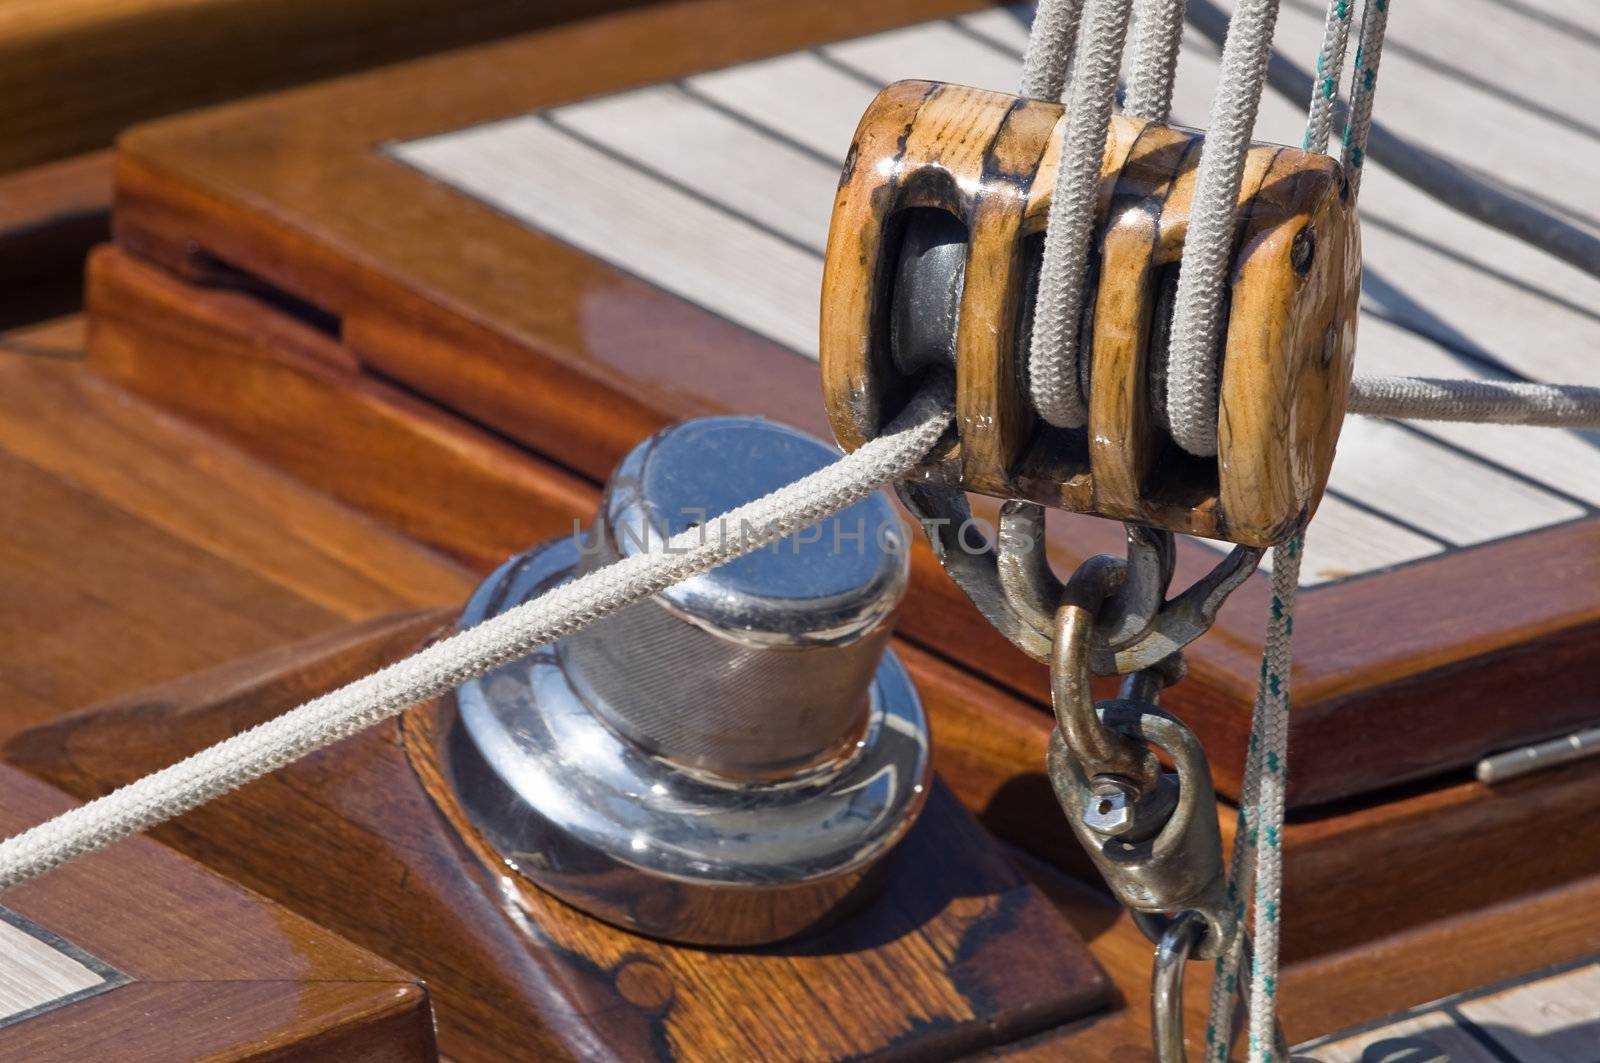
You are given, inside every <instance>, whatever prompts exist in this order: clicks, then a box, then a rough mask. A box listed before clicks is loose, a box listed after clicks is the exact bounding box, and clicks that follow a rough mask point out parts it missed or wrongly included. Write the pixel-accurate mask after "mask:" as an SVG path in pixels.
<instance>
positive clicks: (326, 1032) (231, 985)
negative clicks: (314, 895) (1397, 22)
mask: <svg viewBox="0 0 1600 1063" xmlns="http://www.w3.org/2000/svg"><path fill="white" fill-rule="evenodd" d="M70 807H72V802H70V801H69V800H67V799H66V797H64V796H63V795H62V794H60V793H59V792H57V791H55V790H52V789H51V788H50V787H48V786H45V785H44V784H43V783H40V782H36V781H35V780H33V779H29V778H28V777H27V776H25V775H23V774H22V773H20V772H18V771H16V770H15V769H13V768H6V767H0V834H4V835H6V836H9V835H11V834H14V833H16V832H17V831H18V830H20V829H22V828H24V827H28V826H32V825H33V824H34V823H36V822H39V821H40V820H43V819H45V818H46V817H49V816H53V815H56V814H58V813H60V812H63V811H65V810H67V809H68V808H70ZM0 943H3V944H4V947H5V951H6V955H5V957H4V959H3V960H0V981H4V982H5V987H4V988H5V993H3V994H0V997H5V998H9V999H11V1000H12V1001H13V1002H14V1006H13V1007H6V1006H4V1002H3V1001H0V1057H3V1058H5V1059H8V1060H27V1061H28V1063H67V1061H70V1060H86V1059H92V1060H100V1061H104V1063H122V1061H127V1063H136V1061H141V1060H152V1059H160V1060H163V1061H167V1063H189V1061H194V1063H200V1061H202V1060H222V1059H227V1060H237V1061H240V1063H244V1061H248V1060H261V1061H262V1063H266V1061H268V1060H274V1061H279V1060H281V1061H289V1060H319V1059H338V1060H348V1061H350V1063H430V1061H432V1060H435V1059H437V1049H436V1047H435V1045H434V1035H433V1016H432V1011H431V1009H430V1007H429V1000H428V994H427V992H426V991H425V990H424V988H423V987H422V985H420V984H419V983H418V981H417V980H416V979H415V978H413V977H412V976H410V975H408V974H406V973H405V972H403V971H401V970H400V969H398V968H396V967H394V966H392V965H390V964H389V963H387V962H385V961H383V960H380V959H378V958H377V957H375V956H372V955H370V954H369V953H366V952H364V951H362V950H361V949H358V948H356V947H355V946H354V945H350V944H348V943H347V942H345V941H343V940H342V939H340V938H337V937H335V936H334V935H332V934H331V933H329V932H328V931H326V930H323V929H321V928H320V927H318V926H316V925H314V924H313V923H310V922H308V921H307V920H305V919H301V918H300V917H298V916H295V915H293V914H291V913H290V912H287V911H285V910H284V909H282V908H280V907H278V906H277V905H276V904H274V903H272V902H271V901H268V900H266V899H265V898H263V897H261V896H258V895H257V894H254V893H251V892H250V891H249V890H247V889H245V888H244V887H242V886H239V885H236V884H234V883H232V882H229V881H227V880H226V879H224V878H221V877H220V876H218V875H217V874H215V873H214V872H212V871H208V870H206V869H205V868H203V867H200V866H199V865H197V864H195V863H194V862H193V861H191V860H189V859H188V858H186V857H183V856H180V855H178V854H177V853H174V852H171V851H169V850H166V849H164V848H162V847H161V846H160V845H157V844H156V843H155V842H152V841H149V840H147V839H143V838H140V839H135V840H132V841H128V842H126V843H124V844H122V845H119V846H117V847H116V849H114V850H112V851H110V852H106V853H100V854H96V855H94V856H89V857H86V858H84V859H82V860H80V861H78V862H77V863H74V864H73V865H72V866H71V867H67V868H62V869H60V870H58V871H56V872H55V873H53V874H52V875H50V876H49V877H48V878H47V879H43V880H39V881H35V882H32V883H28V884H26V885H23V886H19V887H17V888H16V889H12V890H8V891H7V892H6V896H5V905H4V907H3V908H0ZM40 947H43V948H44V951H43V952H40V951H39V949H40ZM46 970H48V972H49V973H48V974H46ZM30 977H32V978H46V977H48V978H52V979H54V980H55V983H56V985H57V986H58V987H59V989H60V990H61V991H60V992H51V991H49V990H42V989H41V990H40V991H38V992H35V993H33V994H32V995H31V996H30V994H29V993H28V983H29V979H30ZM29 1002H32V1003H33V1004H34V1006H33V1007H32V1008H24V1007H22V1005H25V1004H27V1003H29Z"/></svg>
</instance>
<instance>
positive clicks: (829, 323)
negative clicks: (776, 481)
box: [817, 81, 935, 450]
mask: <svg viewBox="0 0 1600 1063" xmlns="http://www.w3.org/2000/svg"><path fill="white" fill-rule="evenodd" d="M934 90H935V86H934V85H933V84H932V83H929V82H910V81H908V82H900V83H897V84H895V85H891V86H889V87H888V88H886V89H885V90H884V91H883V92H881V93H880V94H879V95H878V97H877V99H876V100H874V101H873V103H872V106H871V107H869V108H868V110H867V112H866V114H865V115H863V116H862V119H861V123H860V125H859V126H858V127H857V129H856V136H855V139H854V141H853V142H852V144H851V147H850V153H849V155H848V157H847V159H846V163H845V168H844V172H843V174H842V175H841V177H840V183H839V191H838V193H837V194H836V196H835V198H834V206H833V218H832V222H831V224H830V226H829V229H828V247H827V252H826V255H825V258H824V265H823V285H822V298H821V307H820V312H821V330H820V340H819V348H818V351H817V357H818V361H819V363H820V367H821V373H822V388H823V395H824V398H825V400H826V403H827V407H828V418H829V421H830V423H831V425H832V427H833V431H834V435H835V436H836V437H837V438H838V440H839V443H840V445H841V446H843V447H844V448H845V449H846V450H854V449H856V448H857V447H859V446H861V445H862V444H863V443H865V442H867V441H868V440H869V439H872V438H873V437H875V436H876V435H877V434H878V431H879V429H880V428H881V427H882V423H883V419H884V416H885V414H886V413H887V412H889V411H890V410H891V409H892V408H893V406H894V404H895V402H896V400H897V399H901V398H902V396H900V395H899V394H898V393H899V392H900V391H902V390H903V388H904V386H905V381H904V380H903V378H901V376H900V374H899V373H897V372H896V371H895V369H894V366H893V364H892V363H891V362H890V360H889V352H888V345H887V342H885V340H886V329H885V322H884V320H883V318H882V314H883V312H884V307H885V296H886V294H887V283H886V282H887V281H888V279H889V278H888V277H887V276H886V274H885V269H886V265H885V263H886V260H887V255H886V250H887V249H886V243H887V241H888V239H889V238H890V237H892V235H893V226H891V225H890V224H889V223H890V221H891V218H892V216H893V214H894V211H895V209H896V205H897V204H896V201H897V198H898V197H897V188H898V185H899V183H900V178H901V172H902V168H903V159H904V153H905V142H906V137H907V135H908V133H909V131H910V129H911V126H912V124H913V123H914V122H915V120H916V116H917V113H918V111H919V109H920V108H921V106H922V104H923V102H924V101H925V100H926V99H927V98H928V97H929V96H930V95H931V94H932V93H933V92H934ZM890 264H891V265H892V262H891V263H890Z"/></svg>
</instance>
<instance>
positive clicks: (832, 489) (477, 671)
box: [0, 381, 952, 890]
mask: <svg viewBox="0 0 1600 1063" xmlns="http://www.w3.org/2000/svg"><path fill="white" fill-rule="evenodd" d="M951 406H952V389H951V386H950V384H949V382H948V381H939V382H937V383H935V384H933V385H931V386H929V387H925V388H924V389H923V390H922V391H921V392H920V393H919V394H918V395H917V397H916V398H914V399H913V400H912V402H911V404H910V405H909V406H908V407H907V408H906V410H905V411H904V412H903V413H902V414H901V415H900V416H899V417H898V418H896V419H895V421H894V422H893V423H892V424H891V425H890V426H889V427H888V429H886V430H885V432H884V434H883V435H881V436H879V437H878V438H877V439H875V440H873V441H871V442H869V443H867V444H866V445H864V446H862V447H861V448H860V449H859V450H856V451H855V452H854V453H852V454H847V455H845V456H844V457H842V458H840V459H839V460H838V461H837V462H835V463H834V464H832V465H830V466H828V467H827V468H824V469H819V470H818V471H817V472H814V473H812V474H811V475H809V476H806V477H804V478H802V479H800V480H797V481H795V482H794V483H792V484H790V485H788V486H787V487H784V488H781V489H779V490H777V491H774V492H772V493H771V494H769V495H767V496H765V497H763V498H759V499H757V500H756V501H754V502H750V503H747V504H746V505H743V506H740V507H738V508H736V509H733V510H731V511H729V512H728V513H726V514H724V515H723V516H722V517H721V518H720V519H718V520H717V521H715V522H709V523H707V524H705V525H702V526H700V527H698V528H692V529H689V530H688V531H685V532H682V533H680V534H678V535H676V536H674V537H673V538H672V539H671V540H670V541H668V542H667V543H666V544H665V545H664V546H663V548H662V549H661V550H660V551H659V552H651V553H645V554H638V555H635V556H632V557H628V558H625V559H623V560H621V561H617V562H615V563H613V564H610V565H607V566H606V567H605V568H603V569H600V570H599V571H596V572H593V573H590V574H589V575H587V576H584V577H582V578H580V579H577V580H574V581H573V582H571V583H568V584H564V585H562V586H560V587H557V588H556V589H554V590H552V591H550V592H548V593H546V594H544V595H541V596H540V597H538V598H536V599H534V600H533V601H530V602H526V603H524V604H522V605H520V606H518V607H516V608H515V609H511V610H509V611H507V612H506V613H503V614H501V615H500V616H497V617H494V618H492V619H490V620H486V621H484V622H483V623H481V624H479V625H478V626H476V627H473V628H470V629H468V630H466V631H463V632H461V633H460V634H457V635H455V636H453V637H451V638H448V639H446V640H444V641H443V642H437V643H434V644H433V645H431V646H429V647H427V648H426V649H424V650H421V651H420V652H418V653H416V654H413V655H412V656H410V657H407V658H406V659H405V660H402V661H399V662H396V663H395V664H391V665H389V666H388V667H387V668H383V669H381V670H380V671H377V672H374V673H373V674H372V675H369V676H366V677H365V678H362V679H358V680H356V681H355V682H353V683H350V684H349V685H347V686H344V687H341V688H339V689H338V690H335V691H333V692H332V693H329V694H325V695H323V696H322V697H319V698H317V699H315V700H314V701H309V702H307V703H306V704H304V705H301V706H300V707H299V708H297V709H293V710H291V711H289V712H287V713H284V714H283V715H282V716H278V717H276V718H274V719H272V720H269V721H267V722H266V723H264V724H261V725H259V726H257V727H253V728H251V729H249V730H247V731H242V732H240V733H239V734H237V735H235V736H234V737H232V738H229V739H227V740H225V741H223V742H219V743H217V744H216V745H214V746H211V747H210V748H209V749H205V750H202V751H201V752H199V753H196V754H194V755H193V756H191V757H188V758H187V759H185V760H181V761H179V762H178V763H176V764H174V765H172V766H171V767H168V768H165V769H163V770H161V771H158V772H155V773H154V774H152V775H147V776H145V777H144V778H142V779H140V780H138V781H137V782H133V783H130V784H129V785H127V786H124V787H122V788H121V789H119V790H115V791H113V792H112V793H109V794H107V795H106V796H104V797H101V798H99V799H97V800H94V801H90V802H89V803H88V804H86V805H82V806H80V807H78V808H75V809H73V810H72V811H70V812H67V813H64V814H62V815H60V816H57V817H56V818H55V819H52V820H50V821H48V822H46V823H44V824H41V825H40V826H37V827H34V828H32V829H31V830H28V831H24V832H23V833H22V834H19V835H17V836H16V837H13V838H10V839H8V840H7V841H5V842H0V890H4V889H9V888H10V887H12V886H15V885H18V884H19V883H22V882H26V881H28V880H29V879H32V878H35V877H37V876H39V875H42V874H44V873H45V872H46V871H49V870H50V869H51V868H54V867H57V866H59V865H61V864H64V863H66V862H67V861H68V860H71V859H73V858H74V857H78V856H82V855H83V854H85V853H90V852H93V851H95V850H96V849H101V848H104V847H105V846H107V845H110V844H111V843H112V842H114V841H118V840H119V839H122V838H125V837H127V836H129V835H130V834H134V833H136V832H138V831H142V830H145V829H148V828H150V827H153V826H155V825H156V824H158V823H162V822H165V821H166V820H169V819H171V818H172V817H174V816H177V815H181V814H182V813H184V812H187V811H189V810H190V809H192V808H194V807H196V806H198V805H200V804H203V803H204V802H206V801H209V800H211V799H212V798H213V797H217V796H219V795H221V794H225V793H227V792H228V791H230V790H234V789H236V788H238V787H240V786H243V785H244V784H245V783H247V782H250V781H252V780H254V779H258V778H260V777H261V776H263V775H266V774H267V773H268V772H271V771H275V770H277V769H278V768H281V767H283V766H284V765H286V764H288V763H290V762H292V761H294V760H298V759H299V758H300V757H303V756H305V755H306V754H308V753H311V752H314V751H315V750H318V749H321V748H322V747H323V746H326V745H328V744H330V743H332V742H337V741H338V740H340V739H341V738H348V737H349V736H350V735H353V734H355V733H356V732H357V731H360V730H362V729H363V728H366V727H370V726H372V725H373V724H375V723H378V722H379V721H381V720H386V719H388V718H389V717H391V716H394V715H397V714H398V713H400V712H402V711H403V710H405V709H406V708H408V707H410V706H412V705H415V704H417V703H418V702H422V701H427V700H429V699H430V698H434V697H438V696H439V695H441V694H444V693H446V692H447V691H449V690H451V689H453V688H454V687H456V686H459V685H460V684H461V683H464V682H466V681H467V680H468V679H471V678H473V677H474V676H479V675H482V674H483V673H484V672H487V671H488V670H490V669H491V668H495V667H497V666H499V665H502V664H506V663H508V662H510V661H514V660H516V659H518V658H520V657H524V656H526V655H527V654H528V653H529V652H531V651H532V650H534V649H535V648H537V647H539V646H543V645H545V644H546V643H549V642H553V641H555V640H556V639H559V638H561V637H563V636H566V635H570V634H572V633H573V632H574V631H577V630H579V629H580V628H582V627H584V626H586V625H588V624H591V623H593V622H595V621H596V620H599V619H601V618H603V617H606V616H610V615H611V614H612V613H615V612H617V611H618V610H620V609H622V608H623V607H625V606H627V605H630V604H632V603H634V602H637V601H640V600H641V599H644V598H648V597H650V596H651V595H653V594H656V593H658V592H659V591H662V590H665V589H666V588H668V587H670V586H672V585H673V584H675V583H681V582H682V581H683V580H686V579H688V578H690V577H691V576H695V575H698V574H699V573H701V572H705V571H707V570H708V569H712V568H715V567H716V566H718V565H720V564H722V563H723V562H726V561H731V560H733V559H734V558H736V557H739V556H741V555H743V554H747V553H749V552H751V551H752V550H756V549H759V548H760V547H762V546H764V545H766V544H768V543H771V542H775V541H777V540H778V539H781V538H783V537H784V536H786V535H789V534H791V533H793V532H795V531H798V530H799V529H801V528H805V527H808V526H810V525H812V524H814V523H816V522H817V521H818V520H821V519H822V518H823V517H825V516H827V515H828V514H830V513H834V512H837V511H838V510H841V509H844V508H845V507H846V506H849V505H852V504H854V503H855V502H858V501H860V500H861V499H862V498H865V497H866V496H867V495H868V494H870V493H871V492H872V491H873V490H875V489H876V488H877V487H878V486H879V485H880V484H882V483H885V482H886V481H889V480H896V479H900V478H901V477H904V476H906V475H907V474H908V473H910V472H911V470H912V468H913V467H914V466H915V465H916V464H917V463H918V462H919V461H921V459H922V458H923V456H924V455H926V454H927V453H928V451H930V450H931V449H932V448H933V446H934V444H935V443H937V442H938V441H939V437H940V436H942V435H943V434H944V432H945V429H946V428H948V427H949V425H950V423H951ZM713 527H714V528H715V531H714V532H713V531H712V530H711V529H712V528H713Z"/></svg>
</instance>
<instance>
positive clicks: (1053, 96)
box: [1022, 0, 1083, 103]
mask: <svg viewBox="0 0 1600 1063" xmlns="http://www.w3.org/2000/svg"><path fill="white" fill-rule="evenodd" d="M1082 17H1083V0H1040V3H1039V7H1038V9H1037V10H1036V11H1035V12H1034V14H1033V29H1031V30H1030V31H1029V32H1028V50H1027V54H1025V55H1024V56H1023V57H1022V95H1024V96H1027V97H1029V98H1030V99H1035V100H1048V101H1049V102H1051V103H1058V102H1060V100H1061V98H1062V95H1061V94H1062V93H1063V92H1064V91H1066V87H1067V71H1068V69H1070V68H1071V66H1072V44H1073V41H1075V40H1077V38H1078V23H1079V21H1080V20H1081V19H1082Z"/></svg>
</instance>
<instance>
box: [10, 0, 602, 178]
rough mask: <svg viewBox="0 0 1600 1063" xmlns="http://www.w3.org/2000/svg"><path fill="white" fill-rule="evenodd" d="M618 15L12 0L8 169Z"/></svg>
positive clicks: (567, 4)
mask: <svg viewBox="0 0 1600 1063" xmlns="http://www.w3.org/2000/svg"><path fill="white" fill-rule="evenodd" d="M617 6H621V3H620V2H614V3H603V2H599V0H563V2H557V3H550V2H545V3H540V4H526V3H519V2H516V0H471V2H467V3H463V2H460V0H454V2H448V0H447V2H439V0H404V2H401V3H395V2H393V0H362V2H355V3H340V4H324V3H317V2H315V0H245V2H222V0H13V2H11V3H9V4H7V5H6V6H5V9H4V11H3V12H0V70H4V72H5V73H4V75H3V79H4V80H3V82H0V84H3V87H4V92H3V93H0V98H3V99H4V101H5V103H4V105H3V106H0V170H8V169H15V168H18V167H22V166H28V165H32V164H36V163H41V162H47V161H50V160H52V159H57V158H60V157H62V156H66V155H72V154H76V153H79V152H85V151H90V150H93V149H97V148H102V147H105V146H106V145H107V144H109V143H110V142H111V140H112V138H113V137H114V136H115V135H116V133H117V132H118V131H120V130H121V129H122V128H123V127H125V126H127V125H129V124H131V123H133V122H136V121H139V120H141V119H146V118H151V117H154V116H156V115H160V114H167V113H170V112H173V111H177V110H186V109H190V108H195V107H199V106H202V105H204V104H208V103H214V102H217V101H219V100H226V99H231V98H233V97H236V96H241V95H245V94H247V93H250V92H260V91H263V90H266V89H271V88H280V87H283V86H285V85H292V84H295V83H297V82H302V81H308V80H311V79H314V78H318V77H327V76H328V75H330V74H335V73H338V72H340V71H343V70H350V69H355V68H359V67H363V66H372V65H376V64H378V63H382V62H386V61H387V62H392V61H394V60H397V59H403V58H406V57H408V56H412V55H417V54H420V53H423V52H427V51H433V50H437V49H441V48H448V47H452V46H459V45H462V44H469V43H471V42H473V41H481V40H486V39H488V38H490V37H494V36H497V35H500V34H505V33H511V32H516V31H518V30H526V29H531V28H533V27H535V26H539V25H545V24H548V23H551V22H555V21H559V20H561V19H563V18H571V17H573V16H574V15H581V14H587V13H591V12H596V11H604V10H605V9H607V8H608V7H617Z"/></svg>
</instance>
